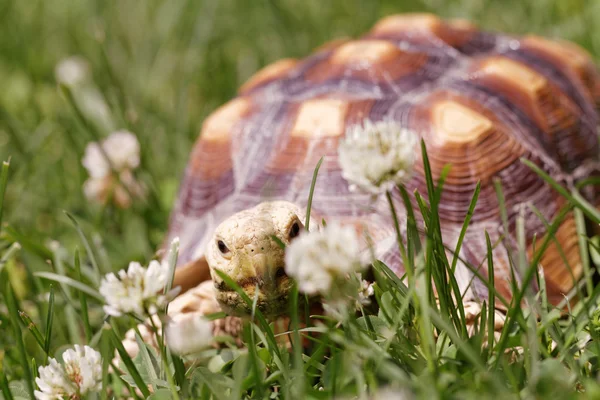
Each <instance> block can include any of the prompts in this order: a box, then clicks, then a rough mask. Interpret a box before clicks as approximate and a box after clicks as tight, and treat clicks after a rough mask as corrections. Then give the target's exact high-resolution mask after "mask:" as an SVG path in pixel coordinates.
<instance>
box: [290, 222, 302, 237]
mask: <svg viewBox="0 0 600 400" xmlns="http://www.w3.org/2000/svg"><path fill="white" fill-rule="evenodd" d="M299 234H300V224H299V223H298V222H294V224H293V225H292V227H291V228H290V235H289V236H290V240H291V239H293V238H295V237H296V236H298V235H299Z"/></svg>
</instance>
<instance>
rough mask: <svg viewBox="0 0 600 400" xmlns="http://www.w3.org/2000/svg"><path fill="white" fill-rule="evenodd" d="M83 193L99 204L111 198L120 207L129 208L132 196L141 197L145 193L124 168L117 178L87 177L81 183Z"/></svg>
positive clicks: (109, 176) (110, 176)
mask: <svg viewBox="0 0 600 400" xmlns="http://www.w3.org/2000/svg"><path fill="white" fill-rule="evenodd" d="M83 194H84V195H85V197H86V198H87V199H88V200H91V201H95V202H97V203H100V204H106V203H107V202H108V200H112V201H113V202H114V203H115V204H116V205H117V206H119V207H121V208H129V206H131V202H132V197H134V198H143V197H144V196H145V195H146V188H145V187H144V185H142V184H141V183H140V182H138V181H137V180H136V179H135V177H134V176H133V174H132V173H131V172H130V171H127V170H125V171H123V172H121V173H120V174H119V179H116V178H115V177H114V176H113V175H108V176H105V177H103V178H89V179H87V180H86V181H85V182H84V183H83Z"/></svg>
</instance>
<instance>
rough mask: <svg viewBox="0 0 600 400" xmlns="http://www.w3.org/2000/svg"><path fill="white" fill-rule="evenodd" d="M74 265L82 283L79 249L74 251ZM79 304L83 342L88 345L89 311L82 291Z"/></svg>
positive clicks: (90, 335) (90, 334)
mask: <svg viewBox="0 0 600 400" xmlns="http://www.w3.org/2000/svg"><path fill="white" fill-rule="evenodd" d="M74 264H75V273H76V274H77V279H79V281H82V280H83V278H82V275H81V262H80V260H79V249H75V260H74ZM79 304H80V307H81V318H82V320H83V330H84V332H85V340H86V343H90V340H92V327H91V325H90V316H89V311H88V304H87V298H86V296H85V293H84V292H82V291H79Z"/></svg>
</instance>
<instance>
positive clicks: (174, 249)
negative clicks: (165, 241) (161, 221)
mask: <svg viewBox="0 0 600 400" xmlns="http://www.w3.org/2000/svg"><path fill="white" fill-rule="evenodd" d="M178 254H179V238H176V239H175V240H173V241H172V242H171V246H170V247H169V254H168V256H167V265H168V266H169V274H168V275H167V276H168V277H169V280H168V282H167V285H166V286H165V289H164V290H163V293H164V294H167V293H168V292H169V291H170V290H171V289H172V288H173V280H174V279H175V268H177V256H178Z"/></svg>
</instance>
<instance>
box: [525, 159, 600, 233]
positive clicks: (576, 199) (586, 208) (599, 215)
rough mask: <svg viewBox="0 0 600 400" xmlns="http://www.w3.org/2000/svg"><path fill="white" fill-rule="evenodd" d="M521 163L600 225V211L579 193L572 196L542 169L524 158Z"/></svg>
mask: <svg viewBox="0 0 600 400" xmlns="http://www.w3.org/2000/svg"><path fill="white" fill-rule="evenodd" d="M521 162H522V163H523V164H525V165H526V166H528V167H529V168H531V169H532V170H533V171H534V172H535V173H536V174H538V175H539V176H540V177H541V178H542V179H543V180H544V181H546V183H548V184H549V185H550V186H552V188H553V189H554V190H556V191H557V192H558V193H560V194H561V195H562V196H563V197H564V198H565V199H567V200H569V202H570V203H571V204H573V205H574V206H576V207H578V208H579V209H580V210H581V211H582V212H583V213H584V214H585V215H586V216H587V217H588V218H590V219H591V220H592V221H593V222H594V223H596V224H600V211H598V210H596V209H595V207H594V206H592V205H591V204H590V203H588V202H587V200H585V199H584V198H583V197H581V195H580V194H579V193H577V192H575V193H573V194H571V193H569V191H568V190H567V189H565V188H564V187H563V186H562V185H561V184H560V183H558V182H556V181H555V180H554V179H552V177H551V176H550V175H548V174H547V173H546V172H545V171H544V170H542V169H541V168H540V167H538V166H537V165H535V164H534V163H532V162H531V161H529V160H527V159H525V158H522V159H521Z"/></svg>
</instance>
